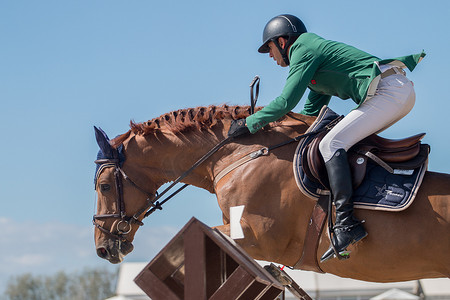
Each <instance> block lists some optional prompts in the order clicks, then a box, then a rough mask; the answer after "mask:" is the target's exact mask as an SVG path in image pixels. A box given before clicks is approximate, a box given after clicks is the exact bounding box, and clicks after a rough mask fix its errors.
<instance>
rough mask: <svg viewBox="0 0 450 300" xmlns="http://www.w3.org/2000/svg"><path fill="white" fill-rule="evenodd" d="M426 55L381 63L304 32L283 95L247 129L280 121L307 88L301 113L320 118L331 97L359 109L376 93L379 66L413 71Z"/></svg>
mask: <svg viewBox="0 0 450 300" xmlns="http://www.w3.org/2000/svg"><path fill="white" fill-rule="evenodd" d="M424 56H425V53H424V52H422V53H420V54H416V55H409V56H404V57H399V58H395V59H387V60H380V59H379V58H378V57H376V56H373V55H371V54H369V53H366V52H364V51H361V50H359V49H357V48H355V47H353V46H349V45H346V44H344V43H340V42H335V41H330V40H325V39H323V38H321V37H320V36H318V35H316V34H314V33H303V34H302V35H301V36H300V37H299V38H298V39H297V41H295V43H294V44H293V45H292V46H291V48H290V50H289V60H290V69H289V75H288V77H287V80H286V85H285V87H284V89H283V92H282V93H281V95H280V96H279V97H277V98H276V99H275V100H273V101H272V102H271V103H269V104H268V105H267V106H266V107H264V108H263V109H262V110H260V111H258V112H256V113H255V114H253V115H251V116H249V117H247V119H246V122H247V126H248V128H249V130H250V132H251V133H255V132H257V131H258V130H259V129H261V128H262V127H264V126H265V125H267V124H268V123H270V122H273V121H276V120H278V119H279V118H281V117H282V116H284V115H285V114H287V113H288V112H289V111H291V110H292V109H293V108H294V107H295V106H296V105H297V104H298V102H299V101H300V99H301V98H302V96H303V94H304V93H305V91H306V88H309V89H310V93H309V95H308V98H307V100H306V103H305V106H304V108H303V110H302V111H301V113H302V114H305V115H317V114H318V113H319V111H320V109H321V108H322V106H323V105H327V104H328V103H329V101H330V99H331V96H337V97H339V98H341V99H348V98H351V99H352V100H353V101H354V102H355V103H356V104H357V105H358V106H359V105H360V104H361V103H363V102H364V100H365V99H366V98H368V97H371V96H373V94H374V93H375V89H376V86H377V85H378V81H379V79H380V76H379V75H380V73H381V71H380V69H379V65H383V64H393V65H396V66H399V67H402V68H405V67H407V68H408V69H409V70H411V71H412V70H413V69H414V68H415V66H416V65H417V63H418V62H419V60H420V58H422V57H424Z"/></svg>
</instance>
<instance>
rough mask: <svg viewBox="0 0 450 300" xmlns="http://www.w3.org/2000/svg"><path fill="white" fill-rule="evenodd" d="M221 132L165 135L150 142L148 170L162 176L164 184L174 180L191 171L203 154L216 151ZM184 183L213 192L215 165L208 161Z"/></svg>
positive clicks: (145, 150)
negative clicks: (211, 150)
mask: <svg viewBox="0 0 450 300" xmlns="http://www.w3.org/2000/svg"><path fill="white" fill-rule="evenodd" d="M222 135H223V133H221V132H217V135H216V133H214V132H208V133H200V132H198V131H193V132H187V133H185V134H181V135H174V134H170V133H166V134H164V138H161V139H153V138H152V139H148V140H149V141H150V142H149V143H148V146H146V147H148V150H147V149H143V151H142V152H143V153H146V152H147V153H148V154H146V156H147V158H146V162H148V163H149V164H148V167H149V168H151V169H153V170H155V169H157V170H158V171H159V172H158V173H160V174H159V177H160V180H159V181H160V182H161V183H166V182H169V181H174V180H175V179H177V178H178V177H179V176H181V175H182V174H183V173H184V172H186V171H187V170H189V169H190V168H191V167H192V166H193V165H194V164H195V163H196V162H197V161H198V160H199V159H200V158H201V157H202V156H203V155H205V154H206V153H207V152H208V151H209V150H210V149H212V148H213V147H214V146H215V145H216V144H217V143H218V142H220V140H221V139H223V137H221V136H222ZM137 139H139V137H137ZM182 182H184V183H188V184H190V185H194V186H197V187H200V188H203V189H206V190H208V191H210V192H213V179H212V173H211V162H210V161H206V162H205V163H203V164H201V165H200V166H198V167H197V168H195V169H194V170H193V171H192V172H191V173H190V174H189V175H188V176H187V177H186V178H185V179H184V180H182Z"/></svg>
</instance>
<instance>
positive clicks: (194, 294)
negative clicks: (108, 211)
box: [134, 218, 311, 300]
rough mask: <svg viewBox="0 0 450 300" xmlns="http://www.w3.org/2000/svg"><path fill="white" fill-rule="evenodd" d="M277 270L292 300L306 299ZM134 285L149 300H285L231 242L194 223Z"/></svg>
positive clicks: (273, 281)
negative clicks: (296, 298)
mask: <svg viewBox="0 0 450 300" xmlns="http://www.w3.org/2000/svg"><path fill="white" fill-rule="evenodd" d="M273 267H275V266H273ZM275 268H276V267H275ZM277 270H279V271H280V272H282V274H283V276H287V277H288V278H289V280H291V284H289V285H288V286H287V287H288V288H289V289H290V290H291V292H292V293H293V294H294V295H295V296H296V297H299V299H305V300H309V299H311V298H310V297H309V296H308V295H307V294H306V293H305V292H304V291H303V290H302V289H301V288H299V287H298V285H297V284H296V283H295V282H293V280H292V279H291V278H290V277H289V276H288V275H287V274H286V273H284V271H281V270H280V269H278V268H277ZM277 272H278V271H276V272H275V273H277ZM270 273H273V272H270ZM275 276H276V274H275ZM134 281H135V282H136V284H137V285H138V286H139V287H140V288H141V289H142V290H143V291H144V292H145V293H146V294H147V295H148V296H149V297H150V298H151V299H153V300H179V299H184V300H232V299H240V300H250V299H260V300H273V299H276V298H277V297H279V296H280V297H282V298H278V299H284V286H283V285H282V284H281V283H280V282H278V281H277V280H276V279H275V278H274V277H273V276H272V275H271V274H269V272H267V271H266V270H264V269H263V268H262V267H261V266H260V265H259V264H258V263H256V261H255V260H253V259H252V258H251V257H250V256H248V254H247V253H245V252H244V250H243V249H242V248H240V247H239V246H238V245H237V244H236V243H235V242H234V241H233V240H232V239H230V238H229V237H228V236H225V235H224V234H222V233H221V232H220V231H218V230H215V229H212V228H210V227H208V226H206V225H205V224H203V223H202V222H200V221H199V220H197V219H195V218H192V219H191V220H190V221H189V222H188V223H187V224H186V225H185V226H184V227H183V229H181V230H180V232H178V233H177V234H176V235H175V236H174V237H173V238H172V240H171V241H170V242H169V243H168V244H167V245H166V246H165V247H164V248H163V249H162V250H161V251H160V252H159V253H158V254H157V255H156V256H155V258H154V259H153V260H152V261H151V262H150V263H149V264H148V265H147V266H146V267H145V268H144V269H143V270H142V271H141V273H139V275H138V276H137V277H136V278H135V280H134Z"/></svg>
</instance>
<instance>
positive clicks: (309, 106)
mask: <svg viewBox="0 0 450 300" xmlns="http://www.w3.org/2000/svg"><path fill="white" fill-rule="evenodd" d="M330 99H331V96H330V95H324V94H319V93H316V92H314V91H311V92H309V95H308V98H307V99H306V101H305V106H304V107H303V110H302V111H301V112H300V113H301V114H303V115H307V116H317V115H318V114H319V112H320V110H321V109H322V107H323V106H324V105H328V103H330Z"/></svg>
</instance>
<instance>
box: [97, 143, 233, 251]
mask: <svg viewBox="0 0 450 300" xmlns="http://www.w3.org/2000/svg"><path fill="white" fill-rule="evenodd" d="M231 139H232V138H231V137H227V138H226V139H224V140H223V141H221V142H220V143H218V144H217V145H216V146H214V147H213V148H212V149H211V150H210V151H208V153H206V154H205V155H203V156H202V157H201V158H200V159H199V160H198V161H197V162H196V163H195V164H193V165H192V167H191V168H190V169H189V170H187V171H186V172H184V173H183V174H181V175H180V176H179V177H178V178H177V179H175V180H174V181H173V182H172V184H170V185H169V186H168V187H167V188H166V189H165V190H164V191H162V192H161V193H158V192H156V194H153V193H149V192H147V191H146V190H145V189H143V188H141V187H140V186H139V185H137V184H136V183H135V182H134V181H133V180H132V179H131V178H130V177H128V176H127V174H126V173H125V172H124V170H123V169H122V168H121V166H120V165H121V161H120V160H119V159H116V158H106V159H98V160H96V161H95V163H96V164H98V165H99V169H98V170H97V173H96V174H95V177H96V182H97V181H98V180H97V178H98V177H99V176H100V174H101V172H102V171H103V170H104V169H105V168H114V181H115V186H116V194H117V195H116V207H117V208H118V210H119V212H118V213H114V214H101V215H98V214H95V215H94V216H93V220H92V222H93V224H94V226H95V227H97V228H98V229H99V230H100V231H101V232H103V233H105V234H106V235H109V236H111V237H113V238H115V239H117V240H119V241H122V242H124V241H126V240H127V238H126V236H127V235H128V234H129V233H130V232H131V229H132V225H133V224H136V225H138V226H142V225H144V223H143V222H142V221H141V220H139V217H140V216H141V215H142V214H143V213H145V214H144V217H143V218H142V220H143V219H145V218H146V217H148V216H149V215H151V214H152V213H154V212H155V211H156V210H162V205H163V204H164V203H166V202H167V201H168V200H170V199H171V198H172V197H174V196H175V195H176V194H178V193H179V192H181V191H182V190H183V189H185V188H186V187H188V186H189V184H184V185H183V186H181V187H180V188H178V189H177V190H176V191H174V192H173V193H172V194H171V195H169V196H168V197H167V198H166V199H164V200H163V201H161V202H159V201H158V200H159V199H160V198H161V197H162V196H163V195H165V194H166V193H167V192H168V191H169V190H171V189H172V188H173V187H174V186H175V185H176V184H177V183H179V182H180V181H181V180H183V179H184V178H185V177H186V176H188V175H189V174H190V173H191V172H192V171H194V170H195V169H196V168H197V167H198V166H199V165H200V164H201V163H203V162H204V161H205V160H207V159H208V158H209V157H210V156H212V155H213V154H214V153H216V152H217V151H218V150H219V149H220V148H222V147H223V146H224V145H225V144H227V143H228V142H229V141H230V140H231ZM122 178H123V179H125V180H126V181H128V182H129V183H130V184H131V185H132V186H133V187H134V188H136V189H137V190H139V191H141V192H142V193H143V194H144V195H146V196H147V200H146V204H145V205H144V206H143V207H142V208H141V209H139V210H138V211H137V212H136V213H135V214H134V215H132V216H127V213H126V211H125V200H124V197H123V181H122ZM110 218H115V219H118V222H115V223H114V224H116V226H112V227H111V229H110V230H108V229H106V228H105V227H103V226H102V225H100V224H99V223H97V220H104V219H110ZM114 227H115V228H114Z"/></svg>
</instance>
